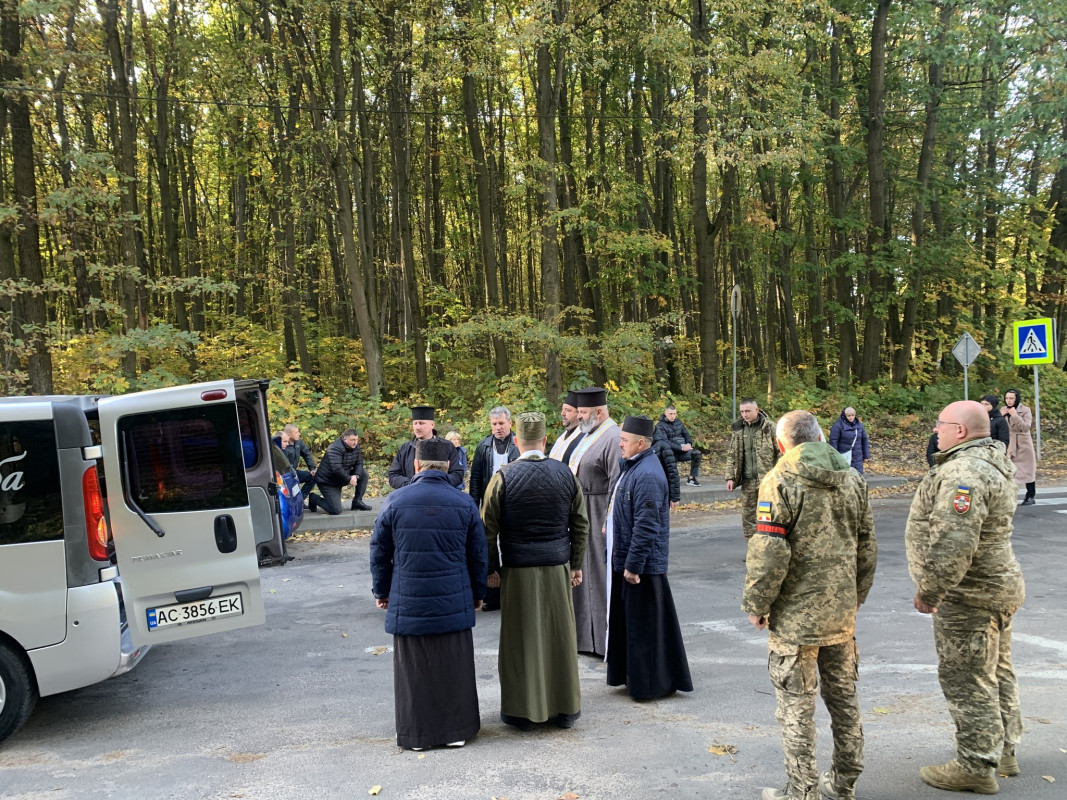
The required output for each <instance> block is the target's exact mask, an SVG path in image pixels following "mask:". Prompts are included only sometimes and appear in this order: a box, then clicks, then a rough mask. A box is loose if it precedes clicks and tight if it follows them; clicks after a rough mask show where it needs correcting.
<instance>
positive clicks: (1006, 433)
mask: <svg viewBox="0 0 1067 800" xmlns="http://www.w3.org/2000/svg"><path fill="white" fill-rule="evenodd" d="M979 402H980V403H981V404H982V408H984V409H985V410H986V412H987V413H988V414H989V435H990V436H991V437H992V439H993V441H994V442H1003V443H1004V449H1005V450H1007V448H1008V444H1009V443H1010V442H1011V429H1010V428H1008V421H1007V420H1006V419H1004V415H1003V414H1001V413H1000V398H999V397H997V396H996V395H995V394H987V395H985V396H984V397H983V398H982V399H981V400H979ZM930 466H933V464H931V465H930Z"/></svg>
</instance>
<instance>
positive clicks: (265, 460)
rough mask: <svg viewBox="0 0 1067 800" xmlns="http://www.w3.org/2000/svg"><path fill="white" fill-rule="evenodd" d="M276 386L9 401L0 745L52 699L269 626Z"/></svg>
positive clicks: (204, 386) (0, 548) (274, 544)
mask: <svg viewBox="0 0 1067 800" xmlns="http://www.w3.org/2000/svg"><path fill="white" fill-rule="evenodd" d="M271 456H272V454H271V448H270V439H269V435H268V426H267V418H266V382H263V381H247V380H246V381H236V382H235V381H229V380H227V381H214V382H211V383H201V384H193V385H188V386H179V387H175V388H170V389H158V390H153V391H147V392H136V393H132V394H128V395H123V396H121V397H97V396H83V397H43V398H41V397H8V398H0V742H2V741H3V740H4V739H6V738H7V737H8V736H10V735H11V734H13V733H14V732H15V731H16V730H18V728H19V726H21V725H22V724H23V723H24V722H25V721H26V719H27V717H28V716H29V714H30V712H31V711H32V710H33V706H34V704H35V703H36V701H37V698H38V697H39V696H45V695H51V694H57V693H59V692H65V691H69V690H71V689H77V688H80V687H83V686H88V685H90V684H93V683H97V682H99V681H102V680H105V679H107V678H109V677H112V676H115V675H119V674H122V673H123V672H126V671H128V670H130V669H132V668H133V667H134V666H135V665H136V664H137V662H138V661H139V660H140V659H141V658H142V657H143V656H144V654H145V652H147V649H148V648H149V647H150V646H151V645H153V644H157V643H161V642H171V641H176V640H178V639H187V638H191V637H194V636H202V635H204V634H209V633H217V632H221V631H229V630H235V629H237V628H244V627H248V626H252V625H258V624H260V623H262V622H263V621H264V611H263V599H262V596H261V594H260V588H259V566H260V563H261V562H263V563H284V561H285V559H286V558H287V556H286V554H285V549H284V543H283V542H282V540H281V537H280V535H279V532H278V514H277V513H276V509H275V505H274V496H273V495H274V493H276V492H277V486H276V485H275V484H274V482H273V478H274V475H275V471H274V468H273V464H272V458H271Z"/></svg>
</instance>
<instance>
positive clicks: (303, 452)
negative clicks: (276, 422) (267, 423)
mask: <svg viewBox="0 0 1067 800" xmlns="http://www.w3.org/2000/svg"><path fill="white" fill-rule="evenodd" d="M274 443H275V444H276V445H278V447H279V448H280V449H281V451H282V452H283V453H285V458H286V460H288V462H289V466H291V467H292V468H293V469H294V470H295V471H296V477H297V478H298V479H299V480H300V489H301V492H302V494H303V495H304V497H309V496H310V495H311V490H312V489H314V488H315V472H316V471H317V470H318V467H317V466H316V464H315V459H314V458H313V457H312V455H311V448H309V447H308V446H307V444H306V443H305V442H304V440H303V439H301V438H300V428H298V427H297V426H296V425H294V424H293V423H291V422H290V423H289V424H288V425H286V426H285V427H284V428H282V432H281V433H279V434H278V435H277V436H275V437H274ZM301 461H303V462H304V464H306V465H307V469H301V468H300V462H301Z"/></svg>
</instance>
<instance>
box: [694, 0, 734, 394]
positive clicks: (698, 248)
mask: <svg viewBox="0 0 1067 800" xmlns="http://www.w3.org/2000/svg"><path fill="white" fill-rule="evenodd" d="M709 22H710V20H709V19H708V8H707V4H706V2H705V0H693V6H692V14H691V19H690V35H691V37H692V39H693V55H694V59H693V60H694V64H695V66H694V67H693V71H692V83H693V103H694V108H693V249H694V251H695V255H696V267H697V269H696V273H697V286H698V288H697V297H698V300H699V306H700V362H701V381H702V386H701V391H702V392H703V393H704V394H717V393H718V391H719V313H720V306H719V300H718V296H717V294H718V286H719V277H718V274H717V271H716V267H715V234H716V233H717V232H718V229H719V226H718V225H716V226H713V225H712V223H711V220H710V219H709V217H708V155H707V147H708V134H709V130H710V127H709V125H708V78H707V69H708V65H707V63H706V59H707V58H708V25H709ZM727 207H728V203H727V199H726V187H725V186H724V187H723V200H722V204H721V205H720V219H721V218H722V216H723V213H724V210H725V209H726V208H727ZM734 324H736V323H734Z"/></svg>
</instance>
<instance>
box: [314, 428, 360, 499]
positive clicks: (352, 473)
mask: <svg viewBox="0 0 1067 800" xmlns="http://www.w3.org/2000/svg"><path fill="white" fill-rule="evenodd" d="M315 483H316V485H317V486H318V487H319V492H321V494H309V495H308V508H309V509H311V510H312V511H315V510H316V509H317V508H318V507H319V506H320V505H321V506H322V510H323V511H325V512H326V513H327V514H333V515H337V514H340V513H341V490H342V489H343V488H344V487H346V486H355V487H356V496H355V498H353V500H352V509H353V510H354V511H355V510H360V511H369V510H370V506H368V505H367V504H366V503H364V502H363V493H364V492H365V491H367V470H366V468H365V467H364V466H363V453H362V452H361V451H360V449H359V431H357V430H356V429H355V428H349V429H348V430H346V431H345V432H344V433H343V434H341V438H339V439H335V440H334V441H333V442H332V443H331V444H330V446H329V447H327V448H326V452H325V453H324V454H323V456H322V463H321V464H319V468H318V470H317V471H316V472H315Z"/></svg>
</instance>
